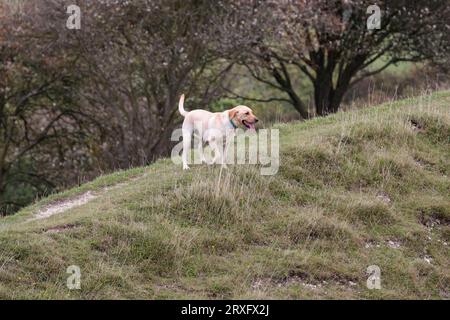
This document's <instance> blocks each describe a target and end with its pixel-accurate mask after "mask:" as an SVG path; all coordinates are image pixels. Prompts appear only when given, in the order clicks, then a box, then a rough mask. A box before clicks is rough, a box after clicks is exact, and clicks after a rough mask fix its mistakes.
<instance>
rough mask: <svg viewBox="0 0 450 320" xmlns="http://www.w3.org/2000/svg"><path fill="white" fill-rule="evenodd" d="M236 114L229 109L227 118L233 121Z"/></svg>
mask: <svg viewBox="0 0 450 320" xmlns="http://www.w3.org/2000/svg"><path fill="white" fill-rule="evenodd" d="M237 113H238V110H237V109H231V110H230V111H228V116H229V117H230V119H233V118H234V117H236V114H237Z"/></svg>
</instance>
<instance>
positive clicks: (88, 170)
mask: <svg viewBox="0 0 450 320" xmlns="http://www.w3.org/2000/svg"><path fill="white" fill-rule="evenodd" d="M73 3H74V1H65V0H50V1H41V0H37V1H34V0H33V1H28V0H15V1H7V0H2V1H0V213H1V215H9V214H12V213H15V212H16V211H17V210H18V209H20V208H21V207H23V206H25V205H27V204H29V203H30V202H32V201H33V200H34V199H36V198H37V197H41V196H44V195H47V194H50V193H52V192H56V191H61V190H65V189H67V188H69V187H72V186H76V185H80V184H81V183H83V182H85V181H89V180H92V179H94V178H95V177H97V176H99V175H101V174H102V173H108V172H113V171H115V170H119V169H127V168H132V167H139V166H143V165H147V164H149V163H151V162H153V161H155V160H156V159H158V158H160V157H162V156H165V155H167V154H168V152H169V150H170V149H171V147H172V145H171V144H170V142H169V140H170V139H169V136H170V134H171V132H172V130H173V129H174V128H176V127H177V126H179V125H180V121H181V118H180V116H179V115H178V114H177V111H176V110H177V109H176V104H177V101H178V97H179V96H180V94H181V93H186V94H187V97H188V101H187V108H188V109H193V108H204V109H211V110H216V111H217V110H223V109H226V108H229V107H231V106H233V105H235V104H237V103H245V104H248V105H250V106H251V107H252V108H254V109H255V110H256V113H257V114H258V115H259V116H260V118H262V119H263V120H264V121H263V122H262V125H263V126H269V125H270V124H272V123H275V122H279V121H290V120H304V119H307V118H312V117H315V116H323V115H327V114H330V113H335V112H337V111H338V110H342V109H349V110H353V109H355V108H360V107H362V106H365V105H372V104H375V103H379V102H382V101H386V100H393V99H397V98H400V97H405V96H411V95H416V94H418V93H421V92H422V91H424V90H425V91H430V90H435V89H438V88H443V87H445V86H446V84H447V79H446V77H447V73H446V71H447V70H446V67H447V66H448V58H449V55H448V53H449V52H450V50H449V38H448V36H449V34H450V33H449V28H450V27H449V20H450V19H449V10H450V9H449V7H448V6H447V1H438V0H433V1H379V2H378V4H379V6H380V7H381V9H382V27H381V29H380V30H372V31H370V30H368V29H367V25H366V21H367V18H368V17H369V15H370V14H367V12H366V9H367V7H368V5H369V4H372V3H370V1H363V0H354V1H337V0H336V1H334V0H333V1H332V0H327V1H325V0H324V1H300V0H292V1H282V2H281V1H256V0H255V1H250V0H221V1H206V0H205V1H202V0H189V1H179V0H169V1H167V0H165V1H163V0H152V1H150V0H149V1H144V0H136V1H115V0H104V1H75V3H76V4H78V5H79V6H80V7H81V12H82V17H81V29H80V30H70V29H67V28H66V21H67V18H68V16H69V14H67V12H66V9H67V6H68V5H69V4H73ZM212 13H213V14H212Z"/></svg>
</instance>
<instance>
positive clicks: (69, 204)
mask: <svg viewBox="0 0 450 320" xmlns="http://www.w3.org/2000/svg"><path fill="white" fill-rule="evenodd" d="M97 197H98V195H95V194H94V193H93V192H92V191H88V192H85V193H83V194H82V195H79V196H77V197H75V198H72V199H67V200H62V201H59V202H56V203H54V204H51V205H49V206H47V207H45V208H43V209H41V210H39V211H38V212H37V213H36V215H35V216H34V217H33V220H35V219H45V218H48V217H51V216H53V215H55V214H59V213H63V212H65V211H67V210H69V209H72V208H75V207H78V206H82V205H84V204H86V203H88V202H89V201H91V200H93V199H95V198H97Z"/></svg>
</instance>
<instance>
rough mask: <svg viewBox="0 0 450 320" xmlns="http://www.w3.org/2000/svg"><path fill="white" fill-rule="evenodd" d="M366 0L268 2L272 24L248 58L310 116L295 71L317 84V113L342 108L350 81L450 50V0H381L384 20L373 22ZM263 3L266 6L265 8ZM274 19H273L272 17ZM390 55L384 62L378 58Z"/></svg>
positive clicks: (261, 77) (255, 73)
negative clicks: (448, 37) (370, 22)
mask: <svg viewBox="0 0 450 320" xmlns="http://www.w3.org/2000/svg"><path fill="white" fill-rule="evenodd" d="M372 4H373V1H367V0H314V1H309V0H292V1H283V2H279V3H277V2H261V7H262V8H265V9H264V10H268V9H267V8H270V9H271V10H272V12H273V14H272V15H270V16H269V17H267V15H262V16H260V18H261V19H262V21H261V25H263V26H267V25H269V26H270V25H271V26H273V28H272V29H271V30H270V32H266V33H265V34H264V36H262V37H260V38H259V39H257V40H258V41H257V45H256V46H254V49H253V50H252V52H251V55H249V56H248V57H246V59H245V60H244V61H243V62H242V64H243V65H244V66H245V67H246V68H247V69H248V71H249V73H250V75H251V76H252V77H253V78H255V79H256V80H258V81H260V82H263V83H265V84H267V85H268V86H270V87H273V88H276V89H277V90H279V91H281V92H283V93H284V94H286V95H287V101H289V102H290V103H291V104H292V105H293V106H294V107H295V109H296V110H298V112H299V113H300V114H301V116H302V117H303V118H308V117H310V116H311V115H310V113H309V110H308V108H307V106H306V104H305V102H304V100H303V97H302V95H301V92H299V91H298V88H296V87H295V85H294V81H293V80H294V77H295V76H296V75H297V74H301V75H302V76H304V77H306V78H307V79H308V80H309V81H310V82H311V84H312V86H313V88H314V105H315V113H316V114H317V115H326V114H328V113H333V112H336V111H337V110H338V109H339V107H340V105H341V102H342V99H343V97H344V95H345V93H346V92H347V91H348V90H349V88H350V87H351V86H352V85H354V84H355V83H357V82H358V81H360V80H361V79H364V78H365V77H369V76H371V75H374V74H376V73H379V72H381V71H383V70H385V69H386V68H387V67H389V66H390V65H392V64H395V63H398V62H401V61H413V62H419V61H438V60H440V59H441V58H442V57H443V56H445V55H446V56H448V51H449V48H450V46H449V43H448V41H445V36H446V34H448V32H449V23H450V19H449V17H450V15H449V8H448V1H446V0H445V1H444V0H427V1H387V0H386V1H378V2H377V4H378V5H379V6H380V9H381V28H380V29H379V30H377V29H375V30H368V28H367V24H366V21H367V19H368V17H369V14H368V13H367V8H368V7H369V6H370V5H372ZM264 10H262V11H264ZM267 19H268V20H267ZM382 58H383V59H386V60H385V61H384V63H383V65H381V66H378V67H377V68H372V69H370V67H371V66H372V65H373V64H374V62H376V61H377V62H379V61H380V60H381V59H382Z"/></svg>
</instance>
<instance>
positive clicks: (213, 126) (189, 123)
mask: <svg viewBox="0 0 450 320" xmlns="http://www.w3.org/2000/svg"><path fill="white" fill-rule="evenodd" d="M178 111H179V112H180V114H181V115H182V116H183V117H184V121H183V155H182V160H183V169H184V170H186V169H189V166H188V161H187V159H188V152H189V149H190V148H191V138H192V135H193V134H195V135H196V136H197V137H198V138H199V141H200V143H199V146H198V148H199V151H200V155H201V160H202V162H206V160H205V158H204V156H203V153H202V149H203V142H207V143H208V144H209V146H210V147H211V148H212V149H213V150H214V158H213V160H212V163H216V162H217V160H218V159H219V158H220V160H221V163H222V165H223V166H225V159H226V150H227V147H228V143H229V142H230V141H231V138H232V137H233V136H234V134H235V132H236V129H237V128H239V127H243V128H246V129H249V130H255V124H256V123H257V122H258V121H259V120H258V118H256V116H255V115H254V114H253V111H252V109H250V108H249V107H247V106H237V107H234V108H233V109H230V110H226V111H223V112H209V111H206V110H201V109H197V110H192V111H190V112H188V111H186V110H184V94H183V95H181V98H180V101H179V103H178ZM223 138H225V149H224V150H225V151H224V153H223V154H222V153H221V152H220V148H221V147H223V143H222V146H221V145H220V144H221V143H220V142H223Z"/></svg>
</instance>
